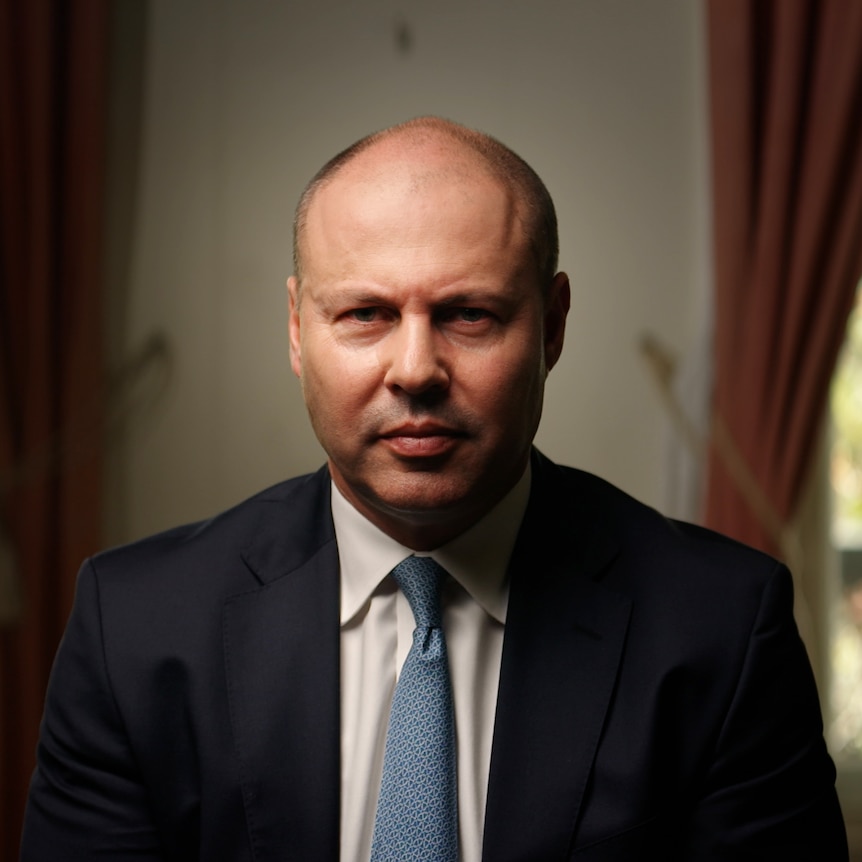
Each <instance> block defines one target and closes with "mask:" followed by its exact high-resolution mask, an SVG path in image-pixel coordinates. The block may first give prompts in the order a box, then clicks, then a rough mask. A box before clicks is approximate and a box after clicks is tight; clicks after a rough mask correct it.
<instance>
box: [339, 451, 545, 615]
mask: <svg viewBox="0 0 862 862" xmlns="http://www.w3.org/2000/svg"><path fill="white" fill-rule="evenodd" d="M529 496H530V466H529V464H528V465H527V469H526V470H525V471H524V474H523V476H521V478H520V479H519V480H518V482H517V483H516V484H515V486H514V487H513V488H512V490H511V491H509V493H508V494H506V496H505V497H503V499H502V500H500V502H499V503H497V505H496V506H495V507H494V508H493V509H492V510H491V511H490V512H488V514H487V515H485V516H484V517H483V518H481V519H480V520H479V521H477V522H476V523H475V524H474V525H473V526H472V527H470V529H468V530H466V531H465V532H463V533H461V535H460V536H456V537H455V538H454V539H452V541H450V542H447V543H446V544H445V545H441V546H440V547H439V548H437V549H435V550H434V551H431V553H430V554H428V556H431V557H433V559H434V560H436V561H437V562H438V563H440V565H441V566H442V567H443V568H444V569H446V571H447V572H449V574H450V575H452V577H453V578H454V579H455V580H456V581H458V583H459V584H461V586H462V587H463V588H464V589H465V590H466V591H467V592H468V593H469V594H470V596H471V597H472V598H473V600H474V601H475V602H477V603H478V604H479V605H481V607H482V608H483V609H484V610H485V611H486V613H488V614H489V615H490V616H492V617H493V618H494V619H495V620H497V621H498V622H500V623H505V621H506V606H507V604H508V598H509V584H508V581H507V578H506V569H507V568H508V565H509V557H510V556H511V555H512V548H513V547H514V546H515V539H516V538H517V535H518V529H519V528H520V526H521V520H522V519H523V517H524V512H525V511H526V508H527V500H528V499H529ZM332 520H333V522H334V524H335V537H336V540H337V542H338V556H339V560H340V565H341V625H344V624H345V623H347V622H349V621H350V620H351V619H352V618H353V617H354V616H356V614H357V613H359V611H360V610H361V608H362V606H363V605H364V604H365V603H366V602H367V601H368V599H369V598H370V597H371V594H372V593H373V592H374V591H375V590H376V589H377V587H378V585H379V584H380V582H381V581H382V580H383V579H384V578H385V577H386V575H388V574H389V572H391V571H392V569H394V568H395V566H397V565H398V563H400V562H401V561H402V560H403V559H405V558H406V557H409V556H410V555H411V554H413V553H414V551H412V550H411V549H410V548H408V547H405V546H404V545H402V544H400V543H399V542H396V541H395V540H394V539H392V538H391V537H389V536H387V535H386V533H384V532H383V531H382V530H380V529H378V528H377V527H376V526H374V524H372V523H371V522H370V521H369V520H368V519H367V518H366V517H365V516H364V515H362V514H361V513H360V512H358V511H357V510H356V509H355V508H354V507H353V505H352V504H351V503H350V502H348V500H347V499H346V498H345V497H344V495H343V494H342V493H341V492H340V491H339V490H338V488H337V487H336V486H335V483H334V482H333V483H332ZM417 555H418V556H422V554H417Z"/></svg>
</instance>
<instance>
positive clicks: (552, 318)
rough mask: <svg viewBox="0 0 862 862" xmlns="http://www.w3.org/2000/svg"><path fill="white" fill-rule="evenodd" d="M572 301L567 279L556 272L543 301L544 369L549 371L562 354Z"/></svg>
mask: <svg viewBox="0 0 862 862" xmlns="http://www.w3.org/2000/svg"><path fill="white" fill-rule="evenodd" d="M571 301H572V296H571V288H570V286H569V277H568V276H567V275H566V274H565V273H564V272H558V273H557V274H556V275H555V276H554V280H553V281H552V282H551V286H550V288H549V289H548V295H547V297H546V299H545V369H546V371H550V370H551V369H552V368H553V367H554V366H555V365H556V364H557V360H558V359H559V358H560V354H561V353H562V352H563V339H564V338H565V334H566V315H567V314H568V313H569V306H570V304H571Z"/></svg>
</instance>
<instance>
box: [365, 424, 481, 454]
mask: <svg viewBox="0 0 862 862" xmlns="http://www.w3.org/2000/svg"><path fill="white" fill-rule="evenodd" d="M465 436H466V435H465V434H464V433H463V432H462V431H458V430H457V429H455V428H450V427H448V426H445V425H439V424H437V423H433V422H427V423H422V424H412V423H408V424H405V425H400V426H398V427H397V428H393V429H391V430H388V431H384V432H383V433H382V434H380V435H379V439H380V441H381V442H382V443H383V444H384V445H385V446H386V447H387V448H388V449H389V450H390V451H391V452H392V453H393V454H395V455H397V456H399V457H401V458H436V457H439V456H441V455H446V454H448V453H449V452H451V451H452V449H454V448H455V447H456V446H457V445H458V443H459V442H460V441H461V440H463V439H464V437H465Z"/></svg>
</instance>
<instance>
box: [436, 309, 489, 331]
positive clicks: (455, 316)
mask: <svg viewBox="0 0 862 862" xmlns="http://www.w3.org/2000/svg"><path fill="white" fill-rule="evenodd" d="M440 317H441V320H442V322H443V323H446V324H452V325H455V326H465V327H475V326H480V325H487V324H488V323H490V322H491V321H492V320H493V315H492V314H491V312H490V311H488V310H487V309H484V308H476V307H474V306H468V305H463V306H461V305H459V306H450V307H449V308H446V309H445V310H444V311H443V312H442V314H441V315H440Z"/></svg>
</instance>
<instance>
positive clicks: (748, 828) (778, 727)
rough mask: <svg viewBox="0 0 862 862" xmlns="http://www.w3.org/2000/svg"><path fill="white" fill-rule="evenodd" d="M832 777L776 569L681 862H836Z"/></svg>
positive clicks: (837, 817)
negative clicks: (771, 861)
mask: <svg viewBox="0 0 862 862" xmlns="http://www.w3.org/2000/svg"><path fill="white" fill-rule="evenodd" d="M834 784H835V768H834V766H833V764H832V761H831V759H830V757H829V755H828V753H827V751H826V746H825V743H824V741H823V724H822V720H821V717H820V706H819V701H818V697H817V691H816V687H815V683H814V678H813V675H812V673H811V668H810V665H809V662H808V657H807V655H806V652H805V648H804V646H803V644H802V642H801V640H800V638H799V635H798V633H797V630H796V625H795V623H794V620H793V587H792V581H791V578H790V574H789V572H788V571H787V570H786V569H785V568H784V567H783V566H780V567H778V569H777V570H776V571H775V572H774V573H773V576H772V577H771V578H770V580H769V581H768V583H767V585H766V588H765V590H764V593H763V596H762V599H761V603H760V607H759V609H758V613H757V616H756V618H755V623H754V626H753V628H752V631H751V635H750V640H749V643H748V647H747V651H746V655H745V660H744V663H743V665H742V669H741V673H740V675H739V678H738V684H737V686H736V690H735V692H734V694H733V698H732V700H731V702H730V705H729V709H728V711H727V713H726V716H725V719H724V723H723V726H722V729H721V732H720V735H719V738H718V742H717V746H716V750H715V752H714V756H713V757H712V759H711V762H710V765H709V767H708V769H707V773H706V780H705V784H704V788H703V793H702V794H701V795H700V797H699V802H698V804H697V806H696V808H695V811H694V814H693V817H692V820H691V829H690V832H689V834H688V836H687V851H686V852H685V853H683V854H682V858H685V859H692V860H724V859H727V860H731V859H732V860H735V862H736V860H748V859H751V860H754V859H757V860H764V859H781V860H782V862H792V860H799V862H803V860H805V862H810V860H813V859H817V860H818V862H838V860H842V862H846V860H847V858H848V850H847V841H846V834H845V831H844V824H843V820H842V817H841V811H840V808H839V805H838V800H837V797H836V794H835V787H834Z"/></svg>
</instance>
